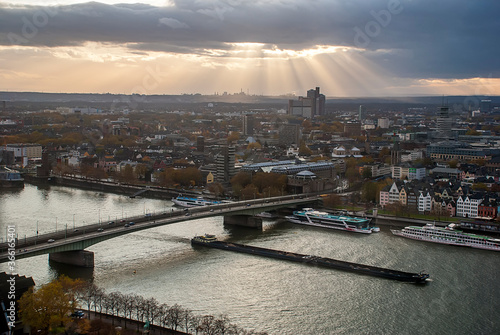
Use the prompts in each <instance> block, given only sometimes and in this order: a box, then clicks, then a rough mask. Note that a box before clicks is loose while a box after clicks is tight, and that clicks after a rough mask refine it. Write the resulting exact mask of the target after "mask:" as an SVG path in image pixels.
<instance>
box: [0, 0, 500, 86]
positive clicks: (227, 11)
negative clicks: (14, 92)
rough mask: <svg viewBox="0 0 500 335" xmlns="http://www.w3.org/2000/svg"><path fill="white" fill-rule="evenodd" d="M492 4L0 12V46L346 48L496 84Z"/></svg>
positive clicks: (189, 5)
mask: <svg viewBox="0 0 500 335" xmlns="http://www.w3.org/2000/svg"><path fill="white" fill-rule="evenodd" d="M499 12H500V2H499V1H497V0H484V1H470V0H440V1H437V2H434V1H430V0H421V1H411V0H399V1H398V0H372V1H363V0H350V1H344V0H295V1H292V0H281V1H270V0H256V1H241V0H225V1H223V0H177V1H174V2H173V5H172V6H167V7H153V6H150V5H145V4H133V5H130V4H120V5H105V4H101V3H97V2H89V3H82V4H77V5H68V6H59V7H36V6H23V7H20V6H18V7H14V6H6V5H4V6H2V5H1V4H0V45H13V44H19V45H32V46H49V47H55V46H76V45H81V44H83V43H85V42H87V41H97V42H105V43H118V44H124V45H126V46H127V47H128V48H130V50H131V52H135V51H138V52H147V51H165V52H175V53H186V54H200V55H206V54H210V52H209V51H208V50H209V49H221V50H227V49H228V48H230V46H229V45H228V43H235V42H256V43H264V44H269V45H274V46H276V47H277V48H283V49H285V48H286V49H294V50H301V49H307V48H311V47H314V46H316V45H335V46H347V47H356V48H358V49H359V52H360V54H361V55H362V56H364V57H366V58H367V59H369V60H370V61H372V62H374V63H375V64H378V65H380V66H382V67H384V68H387V69H389V70H391V71H392V72H393V73H395V74H397V75H399V76H401V77H408V78H469V77H500V61H499V59H500V58H499V57H498V56H497V55H498V53H499V51H500V50H499V49H500V47H499V44H498V43H497V40H498V38H497V36H496V35H497V34H498V31H500V20H498V18H497V15H498V13H499Z"/></svg>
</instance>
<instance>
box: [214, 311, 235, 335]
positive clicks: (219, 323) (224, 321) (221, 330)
mask: <svg viewBox="0 0 500 335" xmlns="http://www.w3.org/2000/svg"><path fill="white" fill-rule="evenodd" d="M230 325H231V324H230V322H229V318H228V317H227V315H220V316H219V318H217V319H215V321H214V327H215V331H216V333H217V334H220V335H227V334H228V330H229V328H230Z"/></svg>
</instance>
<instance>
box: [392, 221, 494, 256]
mask: <svg viewBox="0 0 500 335" xmlns="http://www.w3.org/2000/svg"><path fill="white" fill-rule="evenodd" d="M454 227H455V225H454V224H450V225H448V226H447V227H446V228H443V227H436V226H435V225H434V224H431V223H428V224H426V225H425V226H423V227H419V226H409V227H405V228H403V229H401V230H395V229H391V232H392V233H393V234H394V235H397V236H403V237H407V238H411V239H414V240H422V241H427V242H434V243H442V244H451V245H458V246H464V247H471V248H479V249H487V250H499V251H500V239H496V238H492V237H489V236H484V235H476V234H469V233H464V232H462V231H460V230H455V229H454Z"/></svg>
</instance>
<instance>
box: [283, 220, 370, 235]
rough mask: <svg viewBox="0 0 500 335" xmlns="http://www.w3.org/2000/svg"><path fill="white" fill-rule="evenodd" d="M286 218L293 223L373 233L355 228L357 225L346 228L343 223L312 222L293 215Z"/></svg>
mask: <svg viewBox="0 0 500 335" xmlns="http://www.w3.org/2000/svg"><path fill="white" fill-rule="evenodd" d="M286 219H287V220H288V221H290V222H292V223H296V224H301V225H304V226H312V227H320V228H327V229H336V230H344V231H350V232H354V233H361V234H371V233H372V230H371V229H360V228H355V227H347V228H346V227H345V226H344V225H341V224H332V223H326V222H325V223H322V222H316V221H311V222H309V221H302V220H300V219H297V218H295V217H293V216H287V217H286Z"/></svg>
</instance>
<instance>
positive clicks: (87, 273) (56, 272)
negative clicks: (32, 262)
mask: <svg viewBox="0 0 500 335" xmlns="http://www.w3.org/2000/svg"><path fill="white" fill-rule="evenodd" d="M49 273H50V276H51V277H52V278H59V277H60V276H62V275H65V276H67V277H69V278H71V279H78V278H80V279H83V280H86V281H93V280H94V268H84V267H81V266H74V265H69V264H62V263H59V262H54V261H51V260H49Z"/></svg>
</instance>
